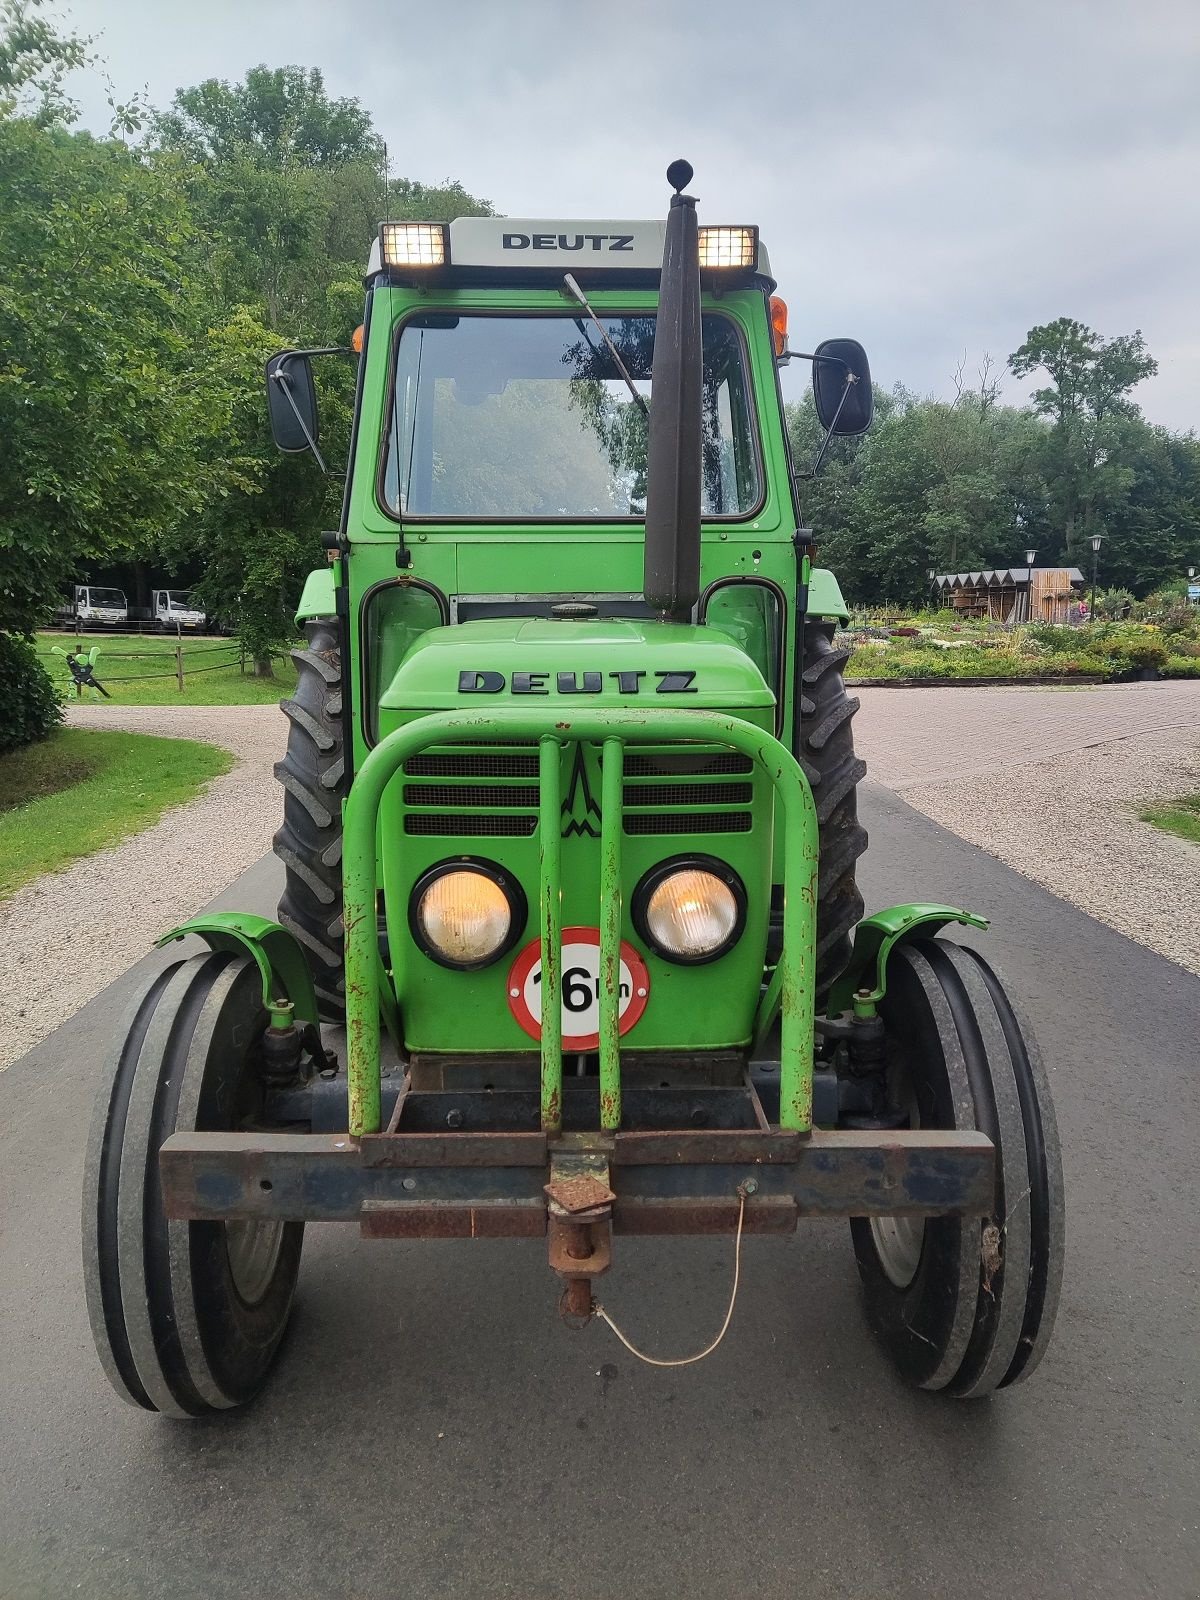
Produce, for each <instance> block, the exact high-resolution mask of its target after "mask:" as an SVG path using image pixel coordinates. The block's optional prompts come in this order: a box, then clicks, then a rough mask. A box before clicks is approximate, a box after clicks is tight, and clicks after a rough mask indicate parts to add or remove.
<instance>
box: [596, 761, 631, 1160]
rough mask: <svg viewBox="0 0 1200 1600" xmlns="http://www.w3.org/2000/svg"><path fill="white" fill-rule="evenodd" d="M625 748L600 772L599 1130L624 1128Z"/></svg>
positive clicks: (604, 763) (606, 763)
mask: <svg viewBox="0 0 1200 1600" xmlns="http://www.w3.org/2000/svg"><path fill="white" fill-rule="evenodd" d="M624 770H625V743H624V741H623V740H621V739H606V740H605V741H604V754H603V761H602V766H601V771H600V993H599V996H598V997H597V998H598V1005H599V1009H600V1126H601V1127H602V1128H605V1129H609V1128H619V1127H620V1126H621V1041H620V1023H621V1018H620V1009H621V827H622V823H623V820H624V819H623V814H622V813H623V809H624V808H623V806H622V791H623V778H624Z"/></svg>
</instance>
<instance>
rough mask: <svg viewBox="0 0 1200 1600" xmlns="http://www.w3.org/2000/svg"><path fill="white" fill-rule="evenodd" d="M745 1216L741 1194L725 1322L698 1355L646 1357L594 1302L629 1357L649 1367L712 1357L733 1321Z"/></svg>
mask: <svg viewBox="0 0 1200 1600" xmlns="http://www.w3.org/2000/svg"><path fill="white" fill-rule="evenodd" d="M745 1216H746V1196H745V1195H744V1194H743V1195H741V1196H740V1204H739V1206H738V1220H737V1238H736V1241H735V1243H734V1247H733V1289H732V1290H731V1292H730V1295H729V1309H728V1311H726V1313H725V1321H724V1322H723V1323H722V1324H721V1331H720V1333H718V1334H717V1337H716V1338H715V1339H714V1340H713V1342H712V1343H711V1344H710V1345H706V1346H705V1348H704V1349H703V1350H701V1351H700V1353H699V1354H698V1355H694V1356H681V1357H679V1358H678V1360H675V1361H666V1360H663V1359H662V1358H661V1357H659V1356H648V1355H646V1354H645V1353H644V1352H643V1351H641V1350H639V1349H637V1347H636V1346H635V1345H632V1344H630V1342H629V1340H628V1339H627V1338H626V1337H625V1335H624V1334H623V1333H622V1332H621V1330H620V1328H618V1327H617V1325H616V1323H615V1322H614V1321H613V1319H612V1318H611V1317H610V1316H609V1314H608V1312H607V1311H606V1310H605V1309H604V1307H603V1306H602V1305H601V1304H600V1303H599V1301H597V1302H596V1305H595V1308H594V1309H595V1314H596V1316H598V1317H599V1318H600V1321H601V1322H606V1323H607V1324H608V1326H609V1327H610V1328H611V1329H612V1331H613V1332H614V1333H615V1334H616V1336H617V1338H618V1339H619V1340H620V1341H621V1343H622V1344H623V1345H624V1346H625V1348H626V1350H628V1351H629V1354H630V1355H631V1356H636V1357H637V1358H638V1360H639V1361H644V1362H645V1363H646V1365H647V1366H649V1367H690V1366H692V1365H693V1363H694V1362H697V1361H703V1360H704V1358H705V1356H710V1355H712V1353H713V1351H714V1350H715V1349H716V1348H717V1346H718V1345H719V1344H720V1342H721V1340H722V1339H723V1338H724V1337H725V1335H726V1334H727V1333H728V1332H729V1324H730V1323H731V1322H732V1321H733V1308H734V1306H735V1305H736V1304H737V1295H738V1280H739V1278H740V1277H741V1274H742V1223H743V1221H744V1219H745Z"/></svg>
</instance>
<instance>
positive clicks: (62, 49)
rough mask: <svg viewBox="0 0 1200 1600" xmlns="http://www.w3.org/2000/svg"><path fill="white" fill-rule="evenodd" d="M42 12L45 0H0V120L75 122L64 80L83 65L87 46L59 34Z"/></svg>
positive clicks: (79, 40) (40, 123) (75, 39)
mask: <svg viewBox="0 0 1200 1600" xmlns="http://www.w3.org/2000/svg"><path fill="white" fill-rule="evenodd" d="M45 10H46V7H45V0H0V118H3V117H12V116H16V115H18V114H20V115H24V116H28V117H30V118H32V119H33V120H34V121H35V122H36V123H38V124H39V125H40V126H47V125H48V124H50V123H54V122H69V121H72V120H74V106H73V105H72V104H71V102H70V101H69V100H68V99H67V97H66V95H65V94H64V92H63V86H62V85H63V79H64V78H65V77H66V75H67V74H68V73H69V72H73V71H75V70H76V68H78V67H82V66H85V65H86V64H87V61H88V45H89V44H90V43H91V40H90V39H81V38H80V37H78V35H76V34H60V33H58V32H57V30H56V25H55V24H54V23H53V22H52V21H50V20H48V18H47V17H46V15H45Z"/></svg>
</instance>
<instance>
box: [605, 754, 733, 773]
mask: <svg viewBox="0 0 1200 1600" xmlns="http://www.w3.org/2000/svg"><path fill="white" fill-rule="evenodd" d="M753 768H754V763H753V762H752V761H751V760H750V757H749V756H742V755H738V754H737V753H736V752H735V751H733V750H655V751H652V752H647V751H643V750H627V751H626V752H625V776H626V777H627V778H675V777H680V778H682V777H689V778H698V777H701V776H703V777H716V776H718V775H726V774H728V775H739V776H740V775H743V774H745V773H748V772H751V771H753Z"/></svg>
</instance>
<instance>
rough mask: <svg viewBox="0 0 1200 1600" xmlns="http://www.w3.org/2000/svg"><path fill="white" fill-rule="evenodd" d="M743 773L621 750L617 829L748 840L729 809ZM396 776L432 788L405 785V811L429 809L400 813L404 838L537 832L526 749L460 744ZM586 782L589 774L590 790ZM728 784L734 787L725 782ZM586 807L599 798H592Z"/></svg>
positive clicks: (710, 762) (694, 757)
mask: <svg viewBox="0 0 1200 1600" xmlns="http://www.w3.org/2000/svg"><path fill="white" fill-rule="evenodd" d="M752 772H753V763H752V762H751V760H750V758H749V757H748V756H744V755H739V754H736V753H735V752H733V751H729V750H721V749H715V748H713V747H711V746H704V745H693V746H673V747H665V748H661V749H658V748H649V749H646V748H642V749H630V750H627V751H626V752H625V758H624V776H625V782H624V785H623V795H622V797H623V801H624V804H625V806H626V807H628V808H631V809H629V810H627V812H626V814H625V818H624V830H625V832H626V833H627V834H630V835H641V836H647V835H652V836H655V837H661V838H667V837H669V836H670V835H672V834H676V835H678V834H698V833H748V832H749V831H750V828H751V825H752V814H751V812H750V810H749V809H744V810H743V809H733V808H742V807H746V808H748V807H749V806H750V805H751V804H752V803H753V798H754V785H753V784H752V783H751V782H749V781H747V780H748V779H749V777H750V774H751V773H752ZM404 773H405V776H406V777H407V778H410V779H411V778H423V779H440V780H442V781H440V782H423V783H412V782H409V783H405V785H404V791H403V794H404V804H405V807H406V808H407V807H422V808H424V807H436V808H437V809H436V811H433V810H424V809H421V810H411V811H408V814H407V815H406V816H405V819H404V829H405V832H406V833H408V834H411V835H414V836H424V837H426V838H430V837H432V838H447V839H453V838H460V839H485V838H495V839H499V838H510V839H528V838H530V837H531V836H532V835H533V834H534V833H536V831H537V805H538V784H537V776H538V754H537V750H536V747H535V745H534V741H532V740H510V741H508V742H503V741H500V740H485V739H471V740H467V739H464V740H460V741H458V742H457V743H456V744H455V745H453V746H451V747H448V748H444V749H440V750H426V751H424V752H422V753H421V754H420V755H415V756H410V757H409V759H408V760H407V761H406V762H405V763H404ZM595 778H596V774H594V773H593V779H592V782H593V785H594V786H595ZM735 778H740V779H742V780H743V781H741V782H732V781H730V780H731V779H735ZM447 780H448V781H447ZM504 780H508V781H504ZM521 780H524V781H521ZM530 780H532V781H530ZM638 780H643V781H638ZM594 798H595V799H598V798H599V796H598V790H597V794H596V795H595V796H594ZM681 807H697V808H703V809H696V810H682V809H680V808H681Z"/></svg>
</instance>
